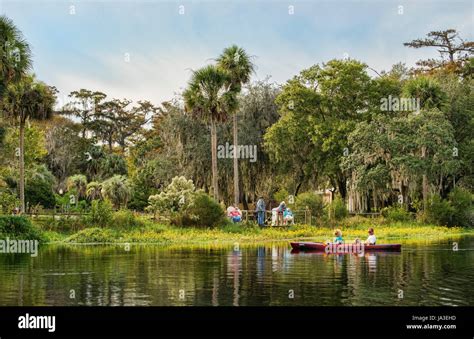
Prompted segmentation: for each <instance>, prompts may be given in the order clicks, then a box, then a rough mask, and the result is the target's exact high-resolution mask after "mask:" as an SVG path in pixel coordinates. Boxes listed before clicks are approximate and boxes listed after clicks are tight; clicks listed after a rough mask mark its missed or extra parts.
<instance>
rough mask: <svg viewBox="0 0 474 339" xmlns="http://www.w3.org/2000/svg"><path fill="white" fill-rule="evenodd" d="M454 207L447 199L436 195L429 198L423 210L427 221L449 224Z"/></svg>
mask: <svg viewBox="0 0 474 339" xmlns="http://www.w3.org/2000/svg"><path fill="white" fill-rule="evenodd" d="M454 212H455V211H454V208H453V206H452V205H451V203H450V202H449V201H448V200H445V199H441V197H439V196H438V195H435V196H433V197H432V198H431V199H430V202H429V205H428V209H427V210H426V211H425V212H424V214H425V218H426V220H427V221H428V222H430V223H434V224H436V225H451V224H452V221H453V215H454Z"/></svg>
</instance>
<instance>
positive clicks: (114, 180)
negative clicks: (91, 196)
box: [101, 175, 132, 208]
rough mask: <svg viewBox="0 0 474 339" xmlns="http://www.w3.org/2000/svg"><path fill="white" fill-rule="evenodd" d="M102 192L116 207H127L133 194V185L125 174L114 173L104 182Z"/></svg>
mask: <svg viewBox="0 0 474 339" xmlns="http://www.w3.org/2000/svg"><path fill="white" fill-rule="evenodd" d="M101 193H102V196H103V197H105V198H107V199H109V200H110V201H111V202H112V203H113V204H114V207H116V208H120V207H126V206H127V202H128V201H129V200H130V197H131V196H132V187H131V185H130V182H129V180H128V179H127V178H126V177H125V176H123V175H114V176H113V177H111V178H109V179H107V180H105V181H104V182H103V183H102V191H101Z"/></svg>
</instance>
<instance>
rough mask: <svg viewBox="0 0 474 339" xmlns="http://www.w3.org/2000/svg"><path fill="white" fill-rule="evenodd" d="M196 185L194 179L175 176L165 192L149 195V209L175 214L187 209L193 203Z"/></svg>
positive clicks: (154, 211) (155, 211)
mask: <svg viewBox="0 0 474 339" xmlns="http://www.w3.org/2000/svg"><path fill="white" fill-rule="evenodd" d="M194 193H195V187H194V184H193V181H192V180H187V179H186V178H185V177H183V176H181V177H174V178H173V179H172V181H171V183H170V184H169V185H168V186H167V187H166V188H165V189H164V191H163V192H161V193H160V194H157V195H152V196H150V197H149V207H148V208H147V210H148V211H151V212H153V213H164V214H174V213H176V212H181V211H184V210H186V209H187V208H188V207H189V206H190V205H191V203H192V201H193V197H194Z"/></svg>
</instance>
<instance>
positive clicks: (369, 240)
mask: <svg viewBox="0 0 474 339" xmlns="http://www.w3.org/2000/svg"><path fill="white" fill-rule="evenodd" d="M376 241H377V239H376V238H375V234H374V229H373V228H372V227H371V228H369V237H368V238H367V240H366V241H365V244H366V245H375V243H376Z"/></svg>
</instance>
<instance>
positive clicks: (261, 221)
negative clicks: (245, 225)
mask: <svg viewBox="0 0 474 339" xmlns="http://www.w3.org/2000/svg"><path fill="white" fill-rule="evenodd" d="M255 212H257V223H258V226H265V200H263V197H260V198H259V199H258V201H257V206H256V208H255Z"/></svg>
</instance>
